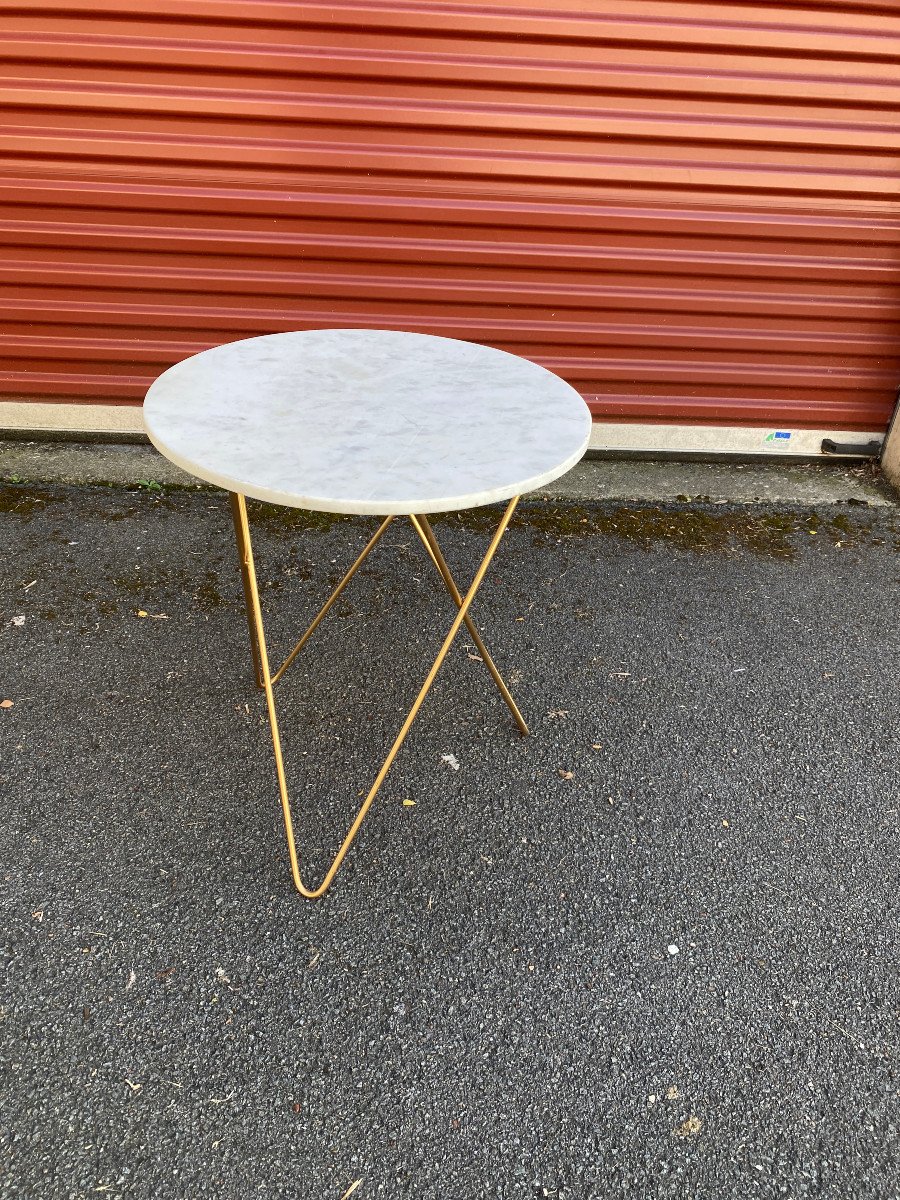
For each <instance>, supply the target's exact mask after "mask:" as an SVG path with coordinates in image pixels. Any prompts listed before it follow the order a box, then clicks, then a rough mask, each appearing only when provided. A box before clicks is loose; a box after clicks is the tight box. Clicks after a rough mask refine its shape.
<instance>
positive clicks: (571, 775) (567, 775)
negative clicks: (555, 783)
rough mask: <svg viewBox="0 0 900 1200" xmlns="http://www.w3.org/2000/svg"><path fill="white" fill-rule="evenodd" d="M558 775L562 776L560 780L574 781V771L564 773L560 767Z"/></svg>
mask: <svg viewBox="0 0 900 1200" xmlns="http://www.w3.org/2000/svg"><path fill="white" fill-rule="evenodd" d="M559 773H560V775H561V776H562V778H563V779H574V778H575V772H574V771H564V770H563V769H562V767H560V768H559Z"/></svg>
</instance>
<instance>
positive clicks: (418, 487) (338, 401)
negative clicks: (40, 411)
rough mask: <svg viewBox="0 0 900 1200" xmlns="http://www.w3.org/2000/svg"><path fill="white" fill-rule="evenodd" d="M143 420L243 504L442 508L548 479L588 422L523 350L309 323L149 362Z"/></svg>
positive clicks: (577, 454) (572, 454)
mask: <svg viewBox="0 0 900 1200" xmlns="http://www.w3.org/2000/svg"><path fill="white" fill-rule="evenodd" d="M144 423H145V425H146V427H147V433H148V434H149V436H150V440H151V441H152V442H153V444H154V445H155V446H156V447H157V449H158V450H160V451H161V452H162V453H163V454H164V455H165V456H166V458H169V459H171V460H172V462H174V463H176V464H177V465H178V466H179V467H182V468H184V470H186V471H188V472H190V473H191V474H192V475H195V476H197V477H198V478H200V479H204V480H206V481H208V482H209V483H215V484H218V485H219V486H221V487H224V488H227V489H228V490H229V491H232V492H240V493H242V494H243V495H245V496H252V497H254V498H255V499H257V500H268V501H271V502H273V503H275V504H288V505H291V506H293V507H295V508H307V509H315V510H318V511H320V512H338V513H372V514H377V515H379V516H387V515H389V514H403V513H435V512H447V511H451V510H456V509H461V508H473V507H476V506H477V505H480V504H491V503H493V502H495V501H497V500H506V499H509V498H510V497H511V496H516V495H519V494H520V493H522V492H527V491H531V490H532V489H534V488H537V487H541V486H542V485H544V484H546V483H549V482H550V481H551V480H552V479H556V478H557V477H558V476H559V475H562V474H564V473H565V472H566V471H568V470H569V468H570V467H572V466H574V464H575V463H576V462H578V460H579V459H580V458H581V456H582V455H583V454H584V452H585V450H586V448H587V443H588V437H589V434H590V427H591V418H590V414H589V412H588V409H587V405H586V404H585V402H584V401H583V400H582V398H581V396H579V394H578V392H576V391H575V389H574V388H573V387H570V386H569V384H567V383H565V382H564V381H563V380H562V379H560V378H559V377H558V376H556V375H554V374H553V373H552V372H550V371H547V370H546V369H545V368H543V367H539V366H538V365H537V364H536V363H533V362H529V361H528V360H527V359H524V358H518V357H516V355H514V354H507V353H506V352H505V351H503V350H494V349H491V348H490V347H487V346H479V345H476V344H475V343H473V342H461V341H456V340H454V339H452V338H442V337H433V336H431V335H429V334H420V333H401V332H397V331H394V330H380V329H315V330H306V331H303V332H299V333H275V334H269V335H267V336H264V337H254V338H247V339H245V340H243V341H238V342H230V343H228V344H226V345H224V346H217V347H215V348H214V349H212V350H206V351H204V352H203V353H202V354H195V355H194V356H193V357H192V358H188V359H185V360H184V361H183V362H180V363H177V364H176V365H175V366H174V367H171V368H170V369H169V370H168V371H165V372H164V373H163V374H162V375H161V376H160V377H159V378H158V379H157V380H156V382H155V383H154V384H153V385H152V387H151V388H150V390H149V391H148V392H147V397H146V400H145V401H144Z"/></svg>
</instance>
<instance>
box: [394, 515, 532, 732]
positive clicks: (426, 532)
mask: <svg viewBox="0 0 900 1200" xmlns="http://www.w3.org/2000/svg"><path fill="white" fill-rule="evenodd" d="M409 519H410V520H411V521H412V523H413V525H414V526H415V529H416V533H418V535H419V537H420V538H421V539H422V542H423V543H424V546H425V549H426V550H427V551H428V554H429V557H430V558H431V561H432V562H433V563H434V565H435V566H436V567H437V569H438V571H439V572H440V575H441V578H442V579H443V581H444V585H445V586H446V588H447V591H448V592H449V593H450V595H451V596H452V598H453V602H454V603H455V604H456V607H457V608H459V606H460V605H461V604H462V596H461V595H460V594H459V588H458V587H457V586H456V584H455V583H454V582H453V576H452V575H451V574H450V568H449V567H448V566H447V560H446V559H445V558H444V556H443V554H441V548H440V546H439V545H438V544H437V538H436V537H435V536H434V531H433V530H432V528H431V525H430V524H429V523H428V518H427V517H422V516H419V517H413V516H411V517H410V518H409ZM464 620H465V622H466V629H468V631H469V635H470V637H471V638H472V641H473V642H474V643H475V645H476V647H477V649H478V653H479V654H480V655H481V657H482V659H483V661H484V665H485V666H486V667H487V669H488V670H489V671H490V673H491V675H492V676H493V679H494V683H496V685H497V687H498V688H499V689H500V695H501V696H502V697H503V699H504V700H505V701H506V703H507V705H508V707H509V711H510V712H511V713H512V715H513V720H514V721H515V723H516V724H517V725H518V727H519V729H520V730H521V731H522V733H528V726H527V725H526V724H525V718H524V717H523V716H522V714H521V713H520V712H519V709H518V706H517V705H516V702H515V700H513V698H512V695H511V694H510V690H509V688H508V687H507V686H506V684H505V683H504V681H503V676H502V675H501V674H500V672H499V671H498V670H497V667H496V665H495V663H494V660H493V659H492V658H491V656H490V654H488V652H487V647H486V646H485V644H484V642H483V641H482V640H481V635H480V634H479V632H478V630H477V629H476V628H475V625H474V623H473V621H472V618H471V617H470V616H469V614H468V613H466V615H465V618H464Z"/></svg>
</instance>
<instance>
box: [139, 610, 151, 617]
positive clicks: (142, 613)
mask: <svg viewBox="0 0 900 1200" xmlns="http://www.w3.org/2000/svg"><path fill="white" fill-rule="evenodd" d="M137 615H138V616H139V617H149V616H150V614H149V613H147V612H144V610H143V609H142V608H139V609H138V610H137Z"/></svg>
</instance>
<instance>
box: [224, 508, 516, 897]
mask: <svg viewBox="0 0 900 1200" xmlns="http://www.w3.org/2000/svg"><path fill="white" fill-rule="evenodd" d="M229 495H230V497H231V512H232V517H233V519H234V531H235V537H236V539H237V547H238V554H239V557H240V563H241V575H242V578H243V583H244V600H245V603H246V608H247V624H248V628H249V633H250V648H251V652H252V655H253V665H254V670H255V673H256V683H257V686H258V687H259V688H261V689H262V690H263V691H264V692H265V693H266V705H267V707H268V710H269V724H270V726H271V730H272V746H273V749H274V751H275V769H276V772H277V775H278V790H279V793H280V796H281V809H282V813H283V816H284V828H285V835H286V837H287V845H288V854H289V856H290V861H291V874H292V876H293V880H294V886H295V887H296V889H297V891H298V892H300V894H301V895H302V896H305V897H307V899H310V900H316V899H318V898H319V897H320V896H323V895H324V894H325V892H326V891H327V890H328V888H329V887H330V886H331V883H332V881H333V879H334V877H335V875H336V874H337V872H338V869H339V867H340V865H341V863H342V862H343V861H344V858H345V856H346V854H347V851H348V850H349V849H350V846H351V845H352V844H353V840H354V838H355V837H356V835H357V833H358V832H359V829H360V826H361V825H362V823H363V821H364V820H365V816H366V813H367V812H368V811H369V808H370V807H371V805H372V801H373V800H374V799H375V797H376V796H377V794H378V791H379V789H380V787H381V785H382V783H383V782H384V780H385V777H386V775H387V773H388V771H389V770H390V768H391V764H392V763H393V761H394V759H395V758H396V756H397V753H398V751H399V750H400V747H401V746H402V745H403V742H404V740H405V738H406V735H407V734H408V733H409V730H410V728H411V726H412V723H413V721H414V720H415V719H416V716H417V714H418V712H419V709H420V708H421V707H422V704H423V702H424V700H425V697H426V696H427V695H428V692H429V691H430V689H431V685H432V684H433V683H434V680H435V678H436V676H437V673H438V671H439V670H440V668H441V664H442V663H443V661H444V659H445V658H446V657H447V654H448V652H449V650H450V647H451V645H452V644H453V640H454V638H455V637H456V635H457V634H458V633H459V631H460V629H461V627H462V625H463V623H465V625H466V628H467V629H468V631H469V634H470V636H471V638H472V640H473V642H474V643H475V645H476V647H477V649H478V653H479V654H480V655H481V657H482V659H483V660H484V663H485V666H486V667H487V668H488V670H489V671H490V673H491V676H492V677H493V679H494V682H495V683H496V685H497V687H498V689H499V690H500V694H501V695H502V696H503V699H504V700H505V701H506V703H507V705H508V706H509V709H510V712H511V713H512V715H513V718H514V720H515V722H516V724H517V725H518V727H519V729H520V730H521V732H522V733H523V734H527V733H528V726H527V725H526V724H525V721H524V719H523V717H522V714H521V713H520V712H519V710H518V708H517V707H516V702H515V701H514V700H513V698H512V695H511V694H510V691H509V688H508V687H507V686H506V684H505V683H504V681H503V678H502V676H501V675H500V672H499V671H498V670H497V667H496V665H495V664H494V661H493V659H492V658H491V656H490V654H488V652H487V649H486V647H485V645H484V642H483V641H482V640H481V636H480V634H479V633H478V631H477V629H476V628H475V625H474V624H473V622H472V620H471V618H470V617H469V608H470V607H471V604H472V602H473V600H474V599H475V596H476V595H477V593H478V589H479V587H480V586H481V582H482V580H483V579H484V576H485V572H486V571H487V569H488V567H489V566H490V562H491V559H492V558H493V557H494V554H495V553H496V551H497V547H498V546H499V545H500V539H501V538H502V537H503V534H504V533H505V532H506V529H507V526H508V525H509V522H510V519H511V517H512V515H513V512H514V511H515V508H516V505H517V504H518V502H519V497H518V496H514V497H513V498H512V500H510V501H509V503H508V504H507V506H506V510H505V511H504V513H503V516H502V517H501V519H500V523H499V525H498V526H497V530H496V532H495V533H494V536H493V537H492V538H491V541H490V545H489V546H488V548H487V551H486V553H485V556H484V558H483V559H482V561H481V565H480V566H479V567H478V570H477V571H476V572H475V576H474V578H473V580H472V583H471V584H470V586H469V589H468V591H467V592H466V594H465V596H462V595H461V594H460V592H459V589H458V588H457V586H456V583H455V582H454V580H453V577H452V575H451V574H450V569H449V567H448V566H447V563H446V560H445V559H444V556H443V554H442V553H441V550H440V548H439V546H438V543H437V539H436V538H435V536H434V531H433V530H432V528H431V525H430V523H429V521H428V519H427V518H426V517H425V516H422V515H419V516H414V515H412V514H410V516H409V520H410V521H411V522H412V524H413V527H414V528H415V530H416V533H417V534H418V535H419V537H420V539H421V540H422V543H423V545H424V547H425V549H426V550H427V551H428V556H429V558H430V559H431V561H432V563H433V564H434V565H435V567H436V568H437V570H438V572H439V574H440V576H441V579H442V580H443V582H444V586H445V587H446V589H447V591H448V592H449V594H450V596H451V598H452V600H453V602H454V604H455V605H456V608H457V613H456V617H455V619H454V621H453V623H452V625H451V626H450V629H449V631H448V633H447V635H446V637H445V638H444V641H443V643H442V645H441V648H440V650H439V651H438V655H437V658H436V659H435V660H434V663H433V664H432V667H431V670H430V671H429V672H428V675H427V676H426V679H425V682H424V683H423V685H422V687H421V689H420V691H419V694H418V695H417V696H416V699H415V701H414V702H413V705H412V708H411V709H410V710H409V712H408V713H407V716H406V719H405V720H404V722H403V724H402V726H401V727H400V732H399V733H398V734H397V736H396V738H395V739H394V742H393V745H392V746H391V748H390V750H389V751H388V754H387V757H386V758H385V760H384V762H383V763H382V765H381V769H380V770H379V772H378V774H377V775H376V777H375V782H374V783H373V784H372V786H371V788H370V789H369V792H368V794H367V796H366V798H365V800H364V801H363V803H362V805H361V807H360V809H359V812H358V813H357V814H356V817H355V818H354V821H353V823H352V825H351V826H350V828H349V830H348V831H347V834H346V836H345V838H344V840H343V842H342V843H341V846H340V849H339V850H338V852H337V854H336V855H335V857H334V860H333V861H332V863H331V866H330V867H329V868H328V870H327V872H326V873H325V877H324V879H323V880H322V882H321V883H320V884H319V886H318V887H315V888H311V887H307V886H306V884H304V882H303V880H302V878H301V875H300V864H299V857H298V854H297V845H296V841H295V838H294V823H293V819H292V816H291V803H290V796H289V793H288V786H287V778H286V775H285V770H284V758H283V755H282V751H281V735H280V733H279V730H278V714H277V711H276V708H275V692H274V688H275V684H276V683H277V682H278V681H279V680H280V679H281V677H282V676H283V674H284V672H285V671H286V670H287V669H288V667H289V666H290V665H291V663H292V662H293V661H294V659H295V658H296V656H297V655H298V654H299V652H300V651H301V650H302V649H303V647H304V646H305V645H306V642H307V641H308V639H309V638H310V636H311V635H312V633H313V632H314V631H315V630H316V628H317V627H318V625H319V623H320V622H321V621H322V619H323V617H324V616H325V615H326V613H327V612H328V610H329V609H330V608H331V606H332V605H333V604H334V602H335V601H336V600H337V599H338V597H339V596H340V594H341V593H342V592H343V590H344V588H345V587H346V586H347V584H348V583H349V582H350V580H351V579H352V578H353V576H354V575H355V574H356V572H357V571H358V570H359V568H360V567H361V566H362V564H363V563H364V562H365V560H366V558H367V557H368V556H369V554H370V553H371V551H372V550H373V549H374V548H375V546H376V545H377V544H378V542H379V541H380V540H381V537H382V536H383V534H384V533H385V532H386V530H387V529H388V527H389V525H390V524H391V523H392V521H394V520H395V518H394V517H387V518H385V520H384V521H382V523H381V525H380V526H379V528H378V529H377V531H376V532H375V534H374V535H373V537H372V538H371V539H370V540H369V542H368V544H367V545H366V547H365V549H364V550H363V552H362V553H361V554H360V555H359V557H358V558H357V559H356V561H355V562H354V563H353V565H352V566H351V567H350V569H349V570H348V571H347V573H346V574H345V575H344V577H343V579H342V580H341V581H340V583H339V584H338V586H337V587H336V588H335V590H334V591H333V592H332V594H331V596H329V598H328V600H327V601H326V602H325V604H324V605H323V606H322V607H321V608H320V609H319V612H318V613H317V614H316V616H315V618H314V619H313V622H312V624H311V625H310V626H309V628H308V629H307V630H306V632H305V633H304V634H303V636H302V637H301V638H300V640H299V642H297V644H296V646H294V648H293V650H291V652H290V654H289V655H288V656H287V658H286V659H285V660H284V662H283V663H282V665H281V666H280V667H279V668H278V670H277V671H276V672H275V673H274V674H272V672H271V671H270V669H269V656H268V652H267V649H266V637H265V629H264V627H263V619H262V608H261V606H260V601H259V589H258V587H257V581H256V567H255V564H254V561H253V547H252V544H251V541H250V523H249V521H248V519H247V503H246V499H245V497H244V496H242V495H240V494H239V493H237V492H231V493H229Z"/></svg>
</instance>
